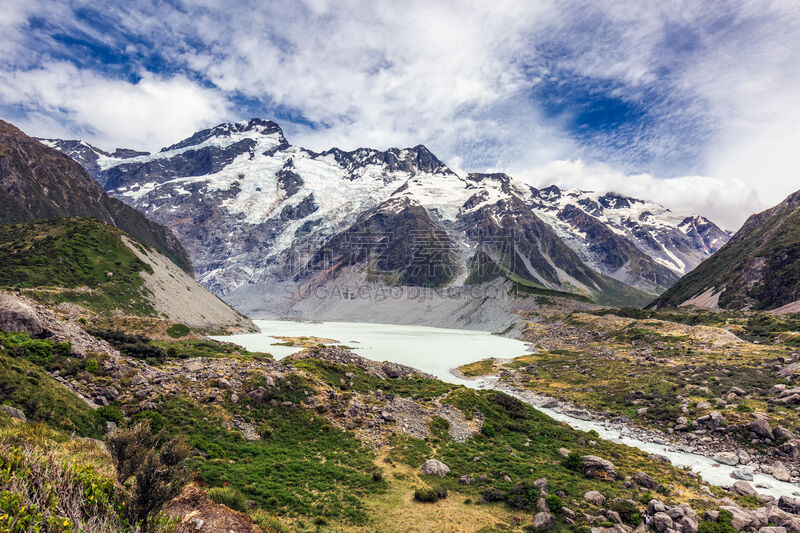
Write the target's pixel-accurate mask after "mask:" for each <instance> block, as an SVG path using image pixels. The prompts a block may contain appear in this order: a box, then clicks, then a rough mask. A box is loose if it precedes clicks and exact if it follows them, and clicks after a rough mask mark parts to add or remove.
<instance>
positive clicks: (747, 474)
mask: <svg viewBox="0 0 800 533" xmlns="http://www.w3.org/2000/svg"><path fill="white" fill-rule="evenodd" d="M731 476H732V477H734V478H736V479H743V480H744V481H753V469H752V468H751V467H749V466H743V467H741V468H737V469H736V470H734V471H733V472H731Z"/></svg>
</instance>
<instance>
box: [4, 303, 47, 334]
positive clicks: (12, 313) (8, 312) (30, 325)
mask: <svg viewBox="0 0 800 533" xmlns="http://www.w3.org/2000/svg"><path fill="white" fill-rule="evenodd" d="M0 330H5V331H20V332H23V333H27V334H28V335H30V336H32V337H35V336H38V335H41V334H42V333H43V332H44V328H43V327H42V322H41V320H40V318H39V315H38V314H36V310H35V309H34V308H33V306H32V305H30V304H28V303H27V302H25V301H23V300H20V299H19V298H15V297H14V296H11V295H9V294H0Z"/></svg>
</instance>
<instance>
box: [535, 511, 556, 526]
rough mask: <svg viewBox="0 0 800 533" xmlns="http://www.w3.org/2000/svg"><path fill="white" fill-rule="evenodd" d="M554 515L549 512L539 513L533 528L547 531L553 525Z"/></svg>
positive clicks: (536, 515)
mask: <svg viewBox="0 0 800 533" xmlns="http://www.w3.org/2000/svg"><path fill="white" fill-rule="evenodd" d="M553 522H554V520H553V515H551V514H550V513H547V512H544V511H542V512H539V513H536V514H535V515H534V516H533V527H535V528H536V529H545V528H548V527H550V526H552V525H553Z"/></svg>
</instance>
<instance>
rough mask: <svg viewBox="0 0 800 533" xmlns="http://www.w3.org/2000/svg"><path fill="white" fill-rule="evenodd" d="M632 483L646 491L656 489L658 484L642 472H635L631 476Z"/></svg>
mask: <svg viewBox="0 0 800 533" xmlns="http://www.w3.org/2000/svg"><path fill="white" fill-rule="evenodd" d="M633 481H634V483H636V484H637V485H639V486H640V487H644V488H646V489H655V488H657V487H658V482H657V481H656V480H655V479H653V478H652V477H650V476H649V475H647V474H645V473H644V472H636V473H635V474H634V475H633Z"/></svg>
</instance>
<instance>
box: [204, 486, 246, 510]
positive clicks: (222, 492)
mask: <svg viewBox="0 0 800 533" xmlns="http://www.w3.org/2000/svg"><path fill="white" fill-rule="evenodd" d="M206 494H208V497H209V499H211V501H214V502H216V503H220V504H222V505H225V506H226V507H230V508H231V509H233V510H234V511H240V512H244V511H246V510H247V498H246V497H245V495H244V494H242V493H241V492H239V491H238V490H236V489H234V488H233V487H213V488H210V489H208V490H207V491H206Z"/></svg>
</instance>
